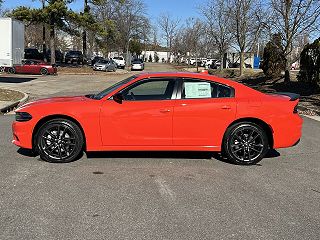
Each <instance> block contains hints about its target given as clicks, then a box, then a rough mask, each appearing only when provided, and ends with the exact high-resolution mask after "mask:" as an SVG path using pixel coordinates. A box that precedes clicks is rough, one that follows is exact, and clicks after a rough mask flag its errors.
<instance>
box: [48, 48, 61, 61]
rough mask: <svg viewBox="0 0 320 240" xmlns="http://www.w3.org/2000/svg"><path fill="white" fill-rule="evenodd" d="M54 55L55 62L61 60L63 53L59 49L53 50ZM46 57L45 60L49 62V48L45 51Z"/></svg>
mask: <svg viewBox="0 0 320 240" xmlns="http://www.w3.org/2000/svg"><path fill="white" fill-rule="evenodd" d="M55 53H56V54H55V55H56V62H61V63H62V62H63V53H62V52H61V51H60V50H56V51H55ZM46 59H47V62H51V50H48V51H47V54H46Z"/></svg>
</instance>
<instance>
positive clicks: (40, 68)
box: [7, 59, 57, 75]
mask: <svg viewBox="0 0 320 240" xmlns="http://www.w3.org/2000/svg"><path fill="white" fill-rule="evenodd" d="M7 71H8V72H9V73H12V74H14V73H26V74H41V75H48V74H56V73H57V67H56V66H54V65H51V64H49V63H46V62H43V61H39V60H32V59H27V60H23V61H22V64H21V65H18V66H15V67H11V68H8V69H7Z"/></svg>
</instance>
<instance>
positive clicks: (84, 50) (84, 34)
mask: <svg viewBox="0 0 320 240" xmlns="http://www.w3.org/2000/svg"><path fill="white" fill-rule="evenodd" d="M83 13H84V14H88V13H89V6H88V0H84V10H83ZM82 53H83V56H84V58H85V60H87V32H86V29H83V32H82Z"/></svg>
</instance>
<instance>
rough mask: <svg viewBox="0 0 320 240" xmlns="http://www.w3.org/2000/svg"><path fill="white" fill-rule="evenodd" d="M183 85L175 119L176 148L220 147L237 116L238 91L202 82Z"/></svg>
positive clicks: (190, 82) (174, 138)
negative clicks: (236, 96) (236, 92)
mask: <svg viewBox="0 0 320 240" xmlns="http://www.w3.org/2000/svg"><path fill="white" fill-rule="evenodd" d="M179 82H180V83H179V91H178V96H177V100H176V102H175V106H174V116H173V145H175V146H179V145H180V146H181V145H182V146H207V147H217V146H220V145H221V139H222V136H223V134H224V132H225V129H226V127H227V126H228V125H229V124H230V123H231V122H232V121H233V120H234V119H235V115H236V101H235V98H234V89H233V88H231V87H228V86H225V85H221V84H218V83H215V82H212V81H206V80H201V79H181V80H180V81H179Z"/></svg>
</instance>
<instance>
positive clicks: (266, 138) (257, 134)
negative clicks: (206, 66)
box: [12, 73, 302, 165]
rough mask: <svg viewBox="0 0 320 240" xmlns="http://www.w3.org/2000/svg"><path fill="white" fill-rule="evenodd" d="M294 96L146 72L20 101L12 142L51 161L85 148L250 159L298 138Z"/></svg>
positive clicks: (192, 76)
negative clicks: (75, 92)
mask: <svg viewBox="0 0 320 240" xmlns="http://www.w3.org/2000/svg"><path fill="white" fill-rule="evenodd" d="M298 101H299V95H297V94H292V93H277V94H264V93H261V92H258V91H256V90H254V89H251V88H249V87H247V86H245V85H242V84H240V83H237V82H235V81H231V80H227V79H223V78H219V77H216V76H210V75H205V74H195V73H147V74H141V75H137V76H131V77H129V78H127V79H125V80H123V81H120V82H118V83H116V84H115V85H113V86H111V87H109V88H107V89H105V90H104V91H102V92H100V93H97V94H91V95H86V96H77V97H58V98H47V99H42V100H38V101H34V102H30V103H27V104H25V105H23V106H21V107H20V108H18V109H17V110H16V121H15V122H14V123H13V126H12V129H13V143H14V144H16V145H17V146H19V147H22V148H27V149H33V150H35V151H36V152H38V153H39V154H40V157H41V158H42V159H43V160H45V161H48V162H70V161H73V160H76V159H77V158H78V156H81V153H82V151H218V152H222V153H223V155H224V156H226V158H227V159H229V160H230V161H231V162H233V163H236V164H245V165H248V164H255V163H257V162H259V161H260V160H261V159H262V158H263V157H264V156H265V155H266V153H267V152H268V150H269V149H275V148H286V147H291V146H294V145H295V144H297V143H298V142H299V139H300V137H301V128H302V119H301V117H300V116H299V114H298V112H297V105H298Z"/></svg>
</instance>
